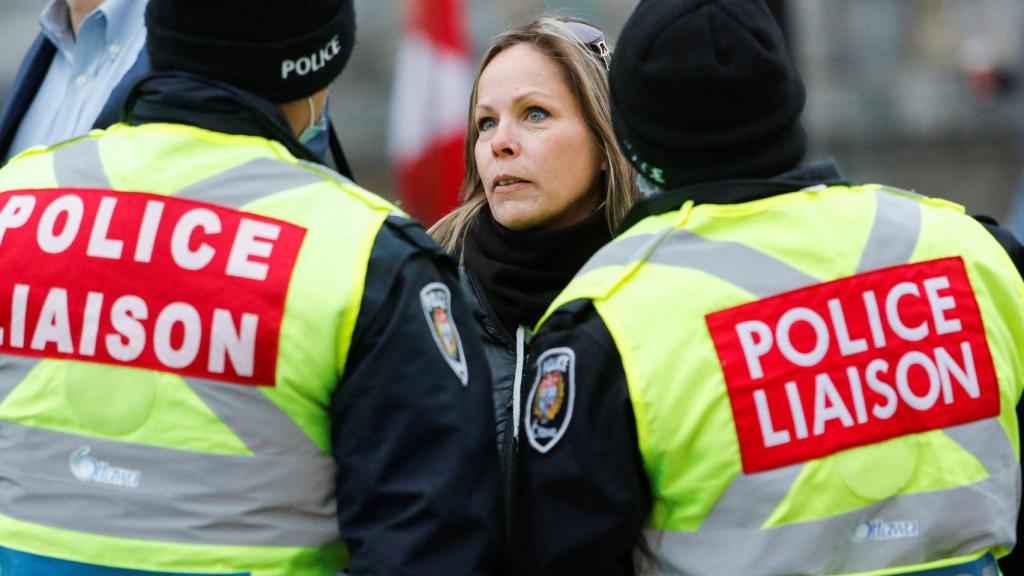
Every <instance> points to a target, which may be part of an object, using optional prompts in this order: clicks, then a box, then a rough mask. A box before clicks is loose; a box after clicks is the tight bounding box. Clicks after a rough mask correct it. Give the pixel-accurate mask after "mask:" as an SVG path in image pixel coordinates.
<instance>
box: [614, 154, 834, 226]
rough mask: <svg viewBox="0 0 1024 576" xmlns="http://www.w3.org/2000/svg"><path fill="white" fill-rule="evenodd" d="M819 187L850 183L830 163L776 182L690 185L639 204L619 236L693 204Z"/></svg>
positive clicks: (745, 199)
mask: <svg viewBox="0 0 1024 576" xmlns="http://www.w3.org/2000/svg"><path fill="white" fill-rule="evenodd" d="M815 184H824V185H826V186H841V185H846V184H848V182H847V181H845V180H843V178H842V176H841V175H840V174H839V168H838V167H837V166H836V164H835V162H833V161H832V160H826V161H824V162H818V163H815V164H808V165H806V166H800V167H798V168H796V169H794V170H791V171H789V172H786V173H784V174H780V175H778V176H776V177H774V178H766V179H762V180H720V181H717V182H702V183H698V184H689V185H687V186H682V187H679V188H673V189H670V190H666V191H664V192H659V193H658V194H655V195H654V196H651V197H649V198H644V199H642V200H640V201H638V202H637V203H636V204H635V205H634V206H633V208H632V209H630V211H629V213H628V214H626V217H625V218H624V219H623V221H622V223H621V224H619V229H618V230H617V231H616V233H617V234H619V233H622V232H624V231H625V230H627V229H629V228H630V227H632V226H633V225H634V224H636V223H637V222H639V221H641V220H643V219H644V218H647V217H648V216H655V215H657V214H664V213H665V212H669V211H671V210H675V209H677V208H679V207H680V206H682V205H683V204H684V203H686V202H689V201H690V200H692V201H693V202H694V203H696V204H741V203H743V202H750V201H753V200H760V199H762V198H768V197H771V196H778V195H779V194H786V193H789V192H793V191H796V190H800V189H802V188H807V187H808V186H814V185H815Z"/></svg>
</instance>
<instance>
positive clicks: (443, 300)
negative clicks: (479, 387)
mask: <svg viewBox="0 0 1024 576" xmlns="http://www.w3.org/2000/svg"><path fill="white" fill-rule="evenodd" d="M420 305H421V306H422V307H423V315H424V316H425V317H426V319H427V326H428V327H429V328H430V335H431V336H433V338H434V343H435V344H437V349H438V350H440V352H441V356H442V357H443V358H444V359H445V362H447V363H448V366H450V367H451V369H452V371H454V372H455V375H456V376H457V377H458V378H459V381H460V382H462V385H463V386H465V385H467V384H468V383H469V366H468V365H467V363H466V353H465V351H464V350H463V348H462V338H460V337H459V329H458V327H457V326H456V325H455V322H454V321H453V320H452V293H451V291H450V290H448V286H446V285H445V284H443V283H441V282H431V283H430V284H427V285H426V286H424V287H423V289H422V290H420Z"/></svg>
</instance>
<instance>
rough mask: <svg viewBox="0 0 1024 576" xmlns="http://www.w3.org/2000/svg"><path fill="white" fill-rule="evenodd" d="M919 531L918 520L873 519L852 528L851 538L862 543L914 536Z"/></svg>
mask: <svg viewBox="0 0 1024 576" xmlns="http://www.w3.org/2000/svg"><path fill="white" fill-rule="evenodd" d="M919 533H920V532H919V531H918V525H917V520H901V521H896V522H886V521H884V520H872V521H870V522H868V521H865V522H861V523H860V524H857V525H856V526H854V527H852V528H850V540H852V541H854V542H856V543H857V544H861V543H864V542H877V541H880V540H898V539H900V538H914V537H916V536H917V535H918V534H919Z"/></svg>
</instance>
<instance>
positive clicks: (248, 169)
mask: <svg viewBox="0 0 1024 576" xmlns="http://www.w3.org/2000/svg"><path fill="white" fill-rule="evenodd" d="M323 181H324V179H323V178H322V177H320V176H319V175H318V174H315V173H313V172H310V171H309V170H304V169H302V168H300V167H298V166H296V165H294V164H290V163H288V162H284V161H283V160H275V159H273V158H256V159H254V160H250V161H249V162H246V163H244V164H241V165H239V166H236V167H234V168H231V169H230V170H225V171H224V172H220V173H219V174H215V175H213V176H211V177H209V178H207V179H205V180H201V181H199V182H196V183H195V184H192V185H190V186H188V187H186V188H182V189H181V190H178V191H177V192H175V193H174V195H175V196H177V197H178V198H188V199H189V200H199V201H202V202H210V203H212V204H218V205H220V206H227V207H228V208H234V209H236V210H237V209H239V208H241V207H242V206H245V205H246V204H249V203H250V202H253V201H254V200H257V199H259V198H262V197H264V196H269V195H271V194H274V193H276V192H283V191H285V190H289V189H291V188H299V187H300V186H306V185H309V184H316V183H318V182H323Z"/></svg>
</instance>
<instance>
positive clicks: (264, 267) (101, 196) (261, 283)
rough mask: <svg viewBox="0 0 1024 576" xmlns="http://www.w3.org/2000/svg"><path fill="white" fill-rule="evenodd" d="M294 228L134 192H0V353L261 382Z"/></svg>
mask: <svg viewBox="0 0 1024 576" xmlns="http://www.w3.org/2000/svg"><path fill="white" fill-rule="evenodd" d="M304 236H305V230H304V229H303V228H301V227H299V226H295V225H293V224H289V223H287V222H282V221H280V220H274V219H271V218H267V217H264V216H259V215H256V214H250V213H247V212H241V211H238V210H233V209H230V208H225V207H222V206H217V205H214V204H208V203H205V202H196V201H193V200H186V199H182V198H175V197H173V196H160V195H156V194H148V193H143V192H117V191H113V190H95V189H90V190H82V189H70V188H68V189H35V190H15V191H8V192H4V193H2V194H0V352H3V353H5V354H16V355H23V356H37V357H44V358H63V359H72V360H83V361H89V362H99V363H103V364H112V365H122V366H134V367H138V368H149V369H153V370H159V371H162V372H171V373H175V374H181V375H187V376H196V377H201V378H208V379H212V380H219V381H224V382H232V383H236V384H246V385H255V386H273V385H274V384H275V378H276V370H277V351H278V339H279V336H280V327H281V318H282V316H283V313H284V302H285V296H286V295H287V292H288V286H289V283H290V282H291V277H292V271H293V269H294V266H295V261H296V259H297V258H298V253H299V248H300V247H301V246H302V241H303V238H304Z"/></svg>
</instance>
